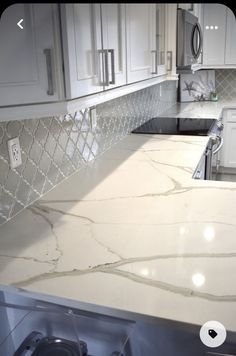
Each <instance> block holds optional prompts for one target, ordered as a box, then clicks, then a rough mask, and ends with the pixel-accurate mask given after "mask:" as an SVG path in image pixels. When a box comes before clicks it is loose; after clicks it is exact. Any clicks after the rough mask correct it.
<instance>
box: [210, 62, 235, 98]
mask: <svg viewBox="0 0 236 356" xmlns="http://www.w3.org/2000/svg"><path fill="white" fill-rule="evenodd" d="M215 80H216V91H217V93H218V94H219V100H236V69H216V70H215Z"/></svg>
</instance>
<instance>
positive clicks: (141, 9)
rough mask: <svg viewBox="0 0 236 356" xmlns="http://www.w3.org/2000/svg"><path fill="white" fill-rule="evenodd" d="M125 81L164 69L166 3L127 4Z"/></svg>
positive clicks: (160, 71)
mask: <svg viewBox="0 0 236 356" xmlns="http://www.w3.org/2000/svg"><path fill="white" fill-rule="evenodd" d="M126 28H127V82H128V83H132V82H136V81H140V80H144V79H149V78H152V77H156V76H159V75H164V74H166V73H167V69H166V4H127V5H126Z"/></svg>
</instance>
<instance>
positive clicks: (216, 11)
mask: <svg viewBox="0 0 236 356" xmlns="http://www.w3.org/2000/svg"><path fill="white" fill-rule="evenodd" d="M226 9H227V8H226V6H225V5H222V4H203V14H204V18H203V65H224V61H225V34H226Z"/></svg>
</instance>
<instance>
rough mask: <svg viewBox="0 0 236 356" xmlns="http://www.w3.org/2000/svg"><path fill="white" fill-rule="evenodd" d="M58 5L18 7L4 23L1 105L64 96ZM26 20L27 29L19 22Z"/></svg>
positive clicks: (0, 41)
mask: <svg viewBox="0 0 236 356" xmlns="http://www.w3.org/2000/svg"><path fill="white" fill-rule="evenodd" d="M57 15H58V13H57V5H56V4H55V5H54V4H14V5H12V6H9V7H8V8H7V9H6V10H5V11H4V12H3V14H2V16H1V21H0V47H1V55H0V106H7V105H17V104H28V103H39V102H51V101H57V100H59V99H60V98H62V97H63V88H61V85H62V81H61V79H62V78H61V63H60V59H61V56H60V52H59V48H58V43H59V42H57V36H58V33H59V31H58V27H57V26H58V23H57V20H58V19H57ZM19 19H23V26H22V27H23V28H22V29H19V27H18V26H17V22H18V21H19Z"/></svg>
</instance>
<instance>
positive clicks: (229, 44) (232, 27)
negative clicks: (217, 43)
mask: <svg viewBox="0 0 236 356" xmlns="http://www.w3.org/2000/svg"><path fill="white" fill-rule="evenodd" d="M226 12H227V15H226V20H227V27H226V41H225V64H234V65H235V64H236V18H235V15H234V13H233V12H232V11H231V10H230V9H229V8H227V10H226Z"/></svg>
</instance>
